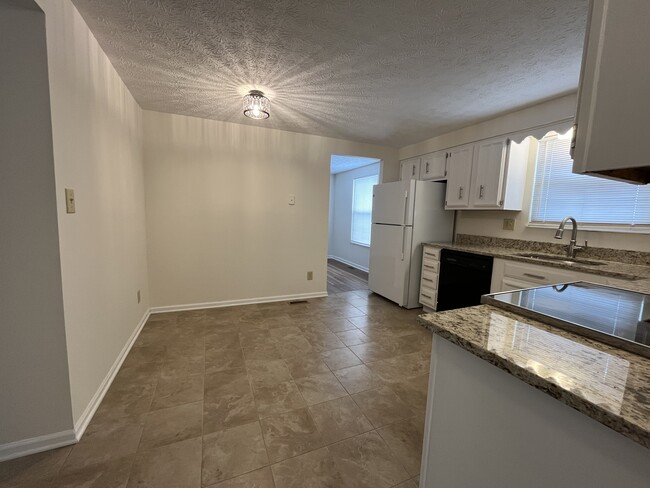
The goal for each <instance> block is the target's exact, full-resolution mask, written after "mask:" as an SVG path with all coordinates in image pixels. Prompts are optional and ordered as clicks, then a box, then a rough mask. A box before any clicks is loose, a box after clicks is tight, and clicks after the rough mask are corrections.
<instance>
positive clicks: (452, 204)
mask: <svg viewBox="0 0 650 488" xmlns="http://www.w3.org/2000/svg"><path fill="white" fill-rule="evenodd" d="M473 155H474V146H473V145H470V146H462V147H458V148H455V149H452V150H451V151H450V152H449V156H448V158H447V197H446V199H445V208H450V209H454V208H468V207H469V185H470V181H471V178H472V157H473Z"/></svg>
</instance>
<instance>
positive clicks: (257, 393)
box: [253, 380, 307, 418]
mask: <svg viewBox="0 0 650 488" xmlns="http://www.w3.org/2000/svg"><path fill="white" fill-rule="evenodd" d="M253 396H254V397H255V404H256V405H257V413H258V414H259V417H260V418H264V417H268V416H270V415H276V414H279V413H283V412H287V411H289V410H295V409H297V408H304V407H306V406H307V404H306V403H305V400H303V398H302V395H301V394H300V390H298V387H297V386H296V384H295V383H294V382H293V380H290V381H283V382H282V383H278V384H277V385H271V386H259V387H257V386H256V387H254V388H253Z"/></svg>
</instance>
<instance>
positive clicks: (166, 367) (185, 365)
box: [160, 355, 205, 379]
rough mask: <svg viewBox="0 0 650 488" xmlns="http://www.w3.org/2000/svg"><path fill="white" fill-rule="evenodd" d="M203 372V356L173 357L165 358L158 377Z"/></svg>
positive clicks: (183, 375) (172, 376) (173, 376)
mask: <svg viewBox="0 0 650 488" xmlns="http://www.w3.org/2000/svg"><path fill="white" fill-rule="evenodd" d="M204 372H205V357H204V356H203V355H200V356H199V355H197V356H191V357H183V356H179V357H174V358H170V359H167V360H165V362H164V363H163V365H162V370H161V372H160V377H161V378H163V379H169V378H177V377H186V376H192V375H194V374H203V373H204Z"/></svg>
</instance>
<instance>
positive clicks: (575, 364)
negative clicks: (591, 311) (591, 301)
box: [418, 305, 650, 448]
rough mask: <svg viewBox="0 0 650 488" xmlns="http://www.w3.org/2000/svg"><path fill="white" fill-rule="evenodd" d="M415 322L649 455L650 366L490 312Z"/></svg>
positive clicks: (466, 311)
mask: <svg viewBox="0 0 650 488" xmlns="http://www.w3.org/2000/svg"><path fill="white" fill-rule="evenodd" d="M418 321H419V322H420V324H422V325H423V326H424V327H426V328H428V329H430V330H432V331H433V332H434V333H435V334H437V335H439V336H441V337H443V338H444V339H447V340H449V341H450V342H452V343H454V344H456V345H458V346H460V347H461V348H463V349H465V350H466V351H468V352H470V353H472V354H474V355H475V356H478V357H480V358H482V359H484V360H485V361H487V362H489V363H491V364H493V365H495V366H497V367H498V368H500V369H502V370H504V371H506V372H508V373H510V374H511V375H513V376H515V377H516V378H519V379H521V380H522V381H524V382H526V383H528V384H529V385H531V386H533V387H535V388H537V389H539V390H541V391H543V392H545V393H547V394H549V395H550V396H552V397H554V398H556V399H558V400H559V401H561V402H562V403H564V404H566V405H568V406H570V407H572V408H574V409H575V410H577V411H579V412H582V413H583V414H585V415H588V416H589V417H591V418H593V419H595V420H597V421H598V422H600V423H601V424H603V425H606V426H607V427H609V428H611V429H613V430H615V431H617V432H619V433H621V434H623V435H624V436H626V437H628V438H630V439H632V440H633V441H635V442H637V443H639V444H641V445H642V446H645V447H647V448H650V360H648V359H645V358H643V357H641V356H637V355H635V354H631V353H627V352H625V351H621V350H619V349H617V348H614V347H610V346H607V345H605V344H601V343H599V342H596V341H593V340H590V339H587V338H584V337H582V336H578V335H576V334H572V333H570V332H567V331H564V330H561V329H557V328H554V327H552V326H549V325H546V324H544V323H542V322H538V321H536V320H533V319H529V318H525V317H522V316H520V315H517V314H514V313H510V312H506V311H504V310H501V309H498V308H495V307H492V306H489V305H479V306H476V307H469V308H463V309H458V310H452V311H448V312H440V313H433V314H426V315H421V316H420V317H418Z"/></svg>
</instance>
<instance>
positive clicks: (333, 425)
mask: <svg viewBox="0 0 650 488" xmlns="http://www.w3.org/2000/svg"><path fill="white" fill-rule="evenodd" d="M309 412H310V414H311V417H312V419H313V420H314V423H315V424H316V427H318V430H319V431H320V433H321V436H322V438H323V441H324V442H325V443H326V444H332V443H334V442H337V441H340V440H342V439H346V438H348V437H352V436H354V435H357V434H362V433H364V432H368V431H369V430H372V428H373V427H372V424H371V423H370V421H369V420H368V419H367V418H366V416H365V415H364V414H363V412H362V411H361V410H360V409H359V407H358V406H357V404H356V403H354V401H353V400H352V398H350V397H348V396H346V397H342V398H337V399H336V400H331V401H329V402H323V403H319V404H317V405H312V406H311V407H309Z"/></svg>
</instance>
